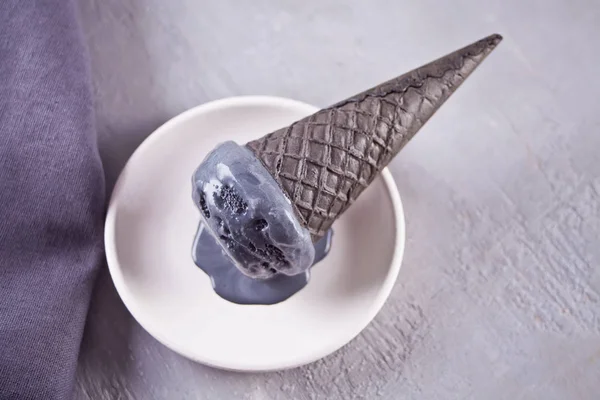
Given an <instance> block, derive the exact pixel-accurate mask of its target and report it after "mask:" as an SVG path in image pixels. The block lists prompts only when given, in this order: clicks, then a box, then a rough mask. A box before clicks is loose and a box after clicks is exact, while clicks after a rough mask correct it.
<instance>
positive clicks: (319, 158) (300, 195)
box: [247, 35, 502, 241]
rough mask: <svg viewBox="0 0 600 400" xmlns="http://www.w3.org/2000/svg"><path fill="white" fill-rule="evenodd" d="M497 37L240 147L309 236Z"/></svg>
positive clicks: (352, 196) (351, 197)
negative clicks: (278, 189) (261, 168)
mask: <svg viewBox="0 0 600 400" xmlns="http://www.w3.org/2000/svg"><path fill="white" fill-rule="evenodd" d="M501 40H502V37H501V36H500V35H491V36H489V37H487V38H485V39H482V40H479V41H477V42H475V43H473V44H471V45H469V46H467V47H464V48H462V49H460V50H457V51H455V52H454V53H451V54H448V55H447V56H444V57H442V58H440V59H438V60H436V61H433V62H431V63H429V64H426V65H424V66H422V67H420V68H417V69H415V70H413V71H410V72H408V73H406V74H404V75H402V76H399V77H397V78H395V79H392V80H390V81H387V82H385V83H383V84H381V85H379V86H376V87H374V88H372V89H369V90H367V91H365V92H362V93H360V94H357V95H356V96H353V97H351V98H349V99H347V100H344V101H342V102H339V103H337V104H334V105H333V106H331V107H328V108H325V109H322V110H320V111H318V112H317V113H315V114H313V115H311V116H309V117H306V118H304V119H302V120H300V121H297V122H295V123H293V124H292V125H290V126H288V127H285V128H282V129H279V130H277V131H275V132H273V133H270V134H268V135H265V136H263V137H262V138H260V139H257V140H254V141H252V142H249V143H248V144H247V146H248V148H249V149H250V150H252V152H253V153H254V154H255V156H256V157H257V158H258V159H259V160H261V162H262V163H263V164H264V166H265V167H266V168H267V170H268V171H269V172H270V173H271V174H272V175H273V177H274V178H275V180H276V181H277V182H278V183H279V185H280V186H281V188H282V189H283V190H284V192H285V193H286V195H287V196H288V197H289V198H290V199H291V201H292V203H293V205H294V208H295V210H296V213H297V216H298V218H299V219H300V221H301V223H302V224H303V225H304V226H305V227H306V228H307V229H308V230H309V231H310V233H311V235H312V237H313V241H315V240H317V239H318V238H320V237H321V236H323V235H324V234H325V233H326V232H327V230H328V229H329V228H330V227H331V225H332V224H333V222H334V221H335V220H336V219H337V218H338V217H339V216H340V215H341V214H343V213H344V211H346V209H348V207H349V206H350V205H351V204H352V203H353V202H354V201H355V200H356V198H357V197H358V196H359V195H360V194H361V193H362V191H363V190H364V189H365V188H367V187H368V186H369V184H370V183H371V182H372V181H373V179H375V177H376V176H377V174H378V173H379V172H380V171H381V170H382V169H383V168H385V167H386V166H387V165H388V164H389V162H390V161H391V160H392V159H393V158H394V156H395V155H396V154H398V152H399V151H400V150H401V149H402V148H403V147H404V145H406V143H408V142H409V141H410V139H412V137H413V136H414V135H415V134H416V133H417V132H418V131H419V129H420V128H421V127H422V126H423V124H424V123H425V122H427V120H429V118H430V117H431V116H432V115H433V114H434V113H435V112H436V111H437V109H438V108H439V107H440V106H441V105H442V104H443V103H444V102H445V101H446V99H448V97H450V95H452V93H454V91H455V90H456V89H457V88H458V87H459V86H460V84H461V83H462V82H463V81H464V80H465V79H466V78H467V77H468V76H469V75H470V74H471V72H473V71H474V70H475V68H476V67H477V66H478V65H479V64H480V63H481V61H483V59H484V58H485V57H486V56H487V55H488V54H489V53H490V52H491V51H492V50H493V49H494V48H495V47H496V45H497V44H498V43H499V42H500V41H501Z"/></svg>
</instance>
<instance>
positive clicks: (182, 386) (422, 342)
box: [76, 0, 600, 400]
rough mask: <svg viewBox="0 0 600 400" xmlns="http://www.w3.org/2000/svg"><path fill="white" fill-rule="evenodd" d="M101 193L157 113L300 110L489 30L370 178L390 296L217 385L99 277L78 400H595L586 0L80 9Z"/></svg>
mask: <svg viewBox="0 0 600 400" xmlns="http://www.w3.org/2000/svg"><path fill="white" fill-rule="evenodd" d="M80 1H81V12H82V15H83V19H84V23H85V27H84V28H85V30H86V32H87V37H88V40H89V44H90V46H91V57H92V61H93V73H94V79H95V85H96V94H97V99H98V104H97V112H98V113H97V122H98V128H99V135H100V143H101V148H102V154H103V157H104V161H105V164H106V171H107V177H108V179H109V183H111V184H112V182H114V179H115V178H116V176H117V174H118V172H119V170H120V169H121V168H122V166H123V165H124V163H125V161H126V159H127V157H128V156H129V155H130V154H131V152H132V151H133V150H134V148H135V147H136V146H137V145H138V144H139V143H140V142H141V141H142V140H143V139H144V137H146V136H147V135H148V134H149V133H150V132H152V130H153V129H154V128H156V127H157V126H158V125H160V124H161V123H162V122H164V121H166V120H167V119H168V118H170V117H172V116H174V115H176V114H178V113H180V112H182V111H184V110H185V109H187V108H189V107H192V106H195V105H197V104H200V103H203V102H206V101H209V100H213V99H216V98H220V97H226V96H232V95H240V94H271V95H279V96H286V97H291V98H295V99H299V100H303V101H306V102H309V103H313V104H316V105H320V106H325V105H328V104H330V103H332V102H334V101H336V100H338V99H341V98H345V97H346V96H348V95H350V94H353V93H354V92H357V91H359V90H362V89H363V88H366V87H369V86H371V85H373V84H376V83H378V82H380V81H382V80H384V79H387V78H391V77H393V76H395V75H397V74H399V73H402V72H405V71H407V70H409V69H412V68H414V67H416V66H418V65H421V64H422V63H424V62H427V61H430V60H431V59H433V58H436V57H438V56H440V55H442V54H445V53H447V52H449V51H452V50H455V49H456V48H458V47H461V46H462V45H465V44H467V43H470V42H471V41H474V40H476V39H479V38H480V37H483V36H485V35H487V34H490V33H493V32H499V33H501V34H503V35H504V37H505V40H504V42H503V43H502V44H501V45H500V46H499V48H498V49H497V50H496V51H495V52H494V54H492V55H491V56H490V57H489V58H488V60H486V62H485V63H484V64H483V65H482V67H481V68H480V69H479V70H478V71H476V72H475V74H474V75H473V76H472V77H471V78H469V80H468V81H467V83H466V84H465V85H464V86H463V87H462V88H461V89H460V90H459V91H458V93H457V94H456V95H455V96H453V98H452V99H451V101H449V102H448V103H447V104H446V105H445V106H444V107H443V108H442V110H441V111H440V112H439V113H438V114H437V115H436V116H435V117H434V118H433V119H432V120H431V121H430V122H429V123H428V124H427V126H426V127H425V128H424V129H423V130H422V131H421V133H420V134H419V135H418V136H417V137H416V138H415V139H414V141H413V142H412V143H411V144H409V145H408V146H407V147H406V148H405V149H404V151H403V153H402V155H401V156H400V157H399V158H398V159H396V160H395V161H394V163H393V165H392V167H391V169H392V172H393V174H394V176H395V178H396V180H397V182H398V186H399V188H400V191H401V195H402V198H403V201H404V204H405V211H406V217H407V220H408V226H407V230H408V242H407V248H406V256H405V259H404V264H403V268H402V271H401V272H400V277H399V281H398V284H397V285H396V287H395V289H394V291H393V294H392V297H391V299H390V300H389V301H388V303H387V305H386V306H385V307H384V309H383V311H382V312H381V313H380V314H379V316H378V317H377V318H376V320H375V321H374V322H373V323H372V324H371V325H370V326H369V327H368V328H367V329H366V330H365V331H364V332H363V334H361V335H360V336H359V337H358V338H357V339H355V340H354V341H353V342H351V343H350V344H349V345H348V346H346V347H345V348H343V349H342V350H341V351H339V352H337V353H335V354H333V355H331V356H330V357H327V358H326V359H324V360H321V361H319V362H317V363H315V364H313V365H310V366H307V367H303V368H299V369H295V370H291V371H286V372H280V373H270V374H239V373H231V372H223V371H218V370H214V369H211V368H208V367H204V366H202V365H197V364H194V363H193V362H191V361H188V360H186V359H184V358H182V357H180V356H178V355H176V354H174V353H172V352H171V351H169V350H168V349H166V348H165V347H163V346H162V345H160V344H159V343H158V342H156V341H155V340H154V339H153V338H151V337H150V336H149V335H148V334H147V333H146V332H145V331H144V330H143V329H142V328H141V327H140V326H139V325H138V324H137V323H136V322H134V321H133V319H132V318H131V316H130V315H129V314H128V312H127V311H126V310H125V308H124V306H123V304H122V303H121V301H120V300H119V299H118V296H117V295H116V293H115V290H114V288H113V286H112V283H111V282H110V278H109V276H108V273H107V271H106V270H105V271H103V272H102V274H101V276H100V279H99V282H98V286H97V290H96V293H95V298H94V301H93V304H92V309H91V313H90V318H89V323H88V326H87V331H86V335H85V339H84V344H83V350H82V354H81V361H80V365H79V371H78V378H77V392H76V398H78V399H117V398H120V399H246V400H259V399H354V398H356V399H379V398H381V399H405V398H406V399H413V398H414V399H423V400H425V399H512V400H517V399H546V400H552V399H597V398H599V396H600V379H598V377H599V376H600V272H599V269H598V262H599V260H600V246H598V241H599V237H600V159H599V158H598V149H599V148H600V134H599V130H600V114H599V111H598V110H600V78H598V64H599V63H600V46H598V43H597V42H598V38H600V25H599V24H598V22H600V4H599V3H598V2H595V1H592V0H589V1H585V0H552V1H550V0H547V1H541V0H539V1H533V0H529V1H519V0H492V1H479V0H456V1H453V2H446V1H433V0H423V1H392V0H389V1H384V0H378V1H369V2H366V1H358V0H351V1H317V0H312V1H292V0H286V1H267V0H255V1H252V2H236V1H233V0H226V1H218V2H217V1H208V0H205V1H197V0H180V1H177V2H166V1H161V0H80Z"/></svg>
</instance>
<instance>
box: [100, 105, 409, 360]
mask: <svg viewBox="0 0 600 400" xmlns="http://www.w3.org/2000/svg"><path fill="white" fill-rule="evenodd" d="M316 110H317V109H316V108H315V107H313V106H310V105H307V104H304V103H300V102H297V101H292V100H287V99H282V98H275V97H235V98H229V99H224V100H218V101H214V102H211V103H207V104H204V105H201V106H199V107H196V108H194V109H191V110H189V111H187V112H184V113H183V114H181V115H179V116H177V117H175V118H173V119H172V120H170V121H169V122H167V123H166V124H164V125H163V126H161V127H160V128H159V129H157V130H156V131H155V132H154V133H153V134H152V135H151V136H150V137H149V138H148V139H147V140H146V141H145V142H144V143H143V144H142V145H141V146H140V147H139V148H138V149H137V150H136V152H135V153H134V154H133V156H132V157H131V159H130V160H129V162H128V163H127V165H126V167H125V169H124V170H123V172H122V173H121V176H120V177H119V180H118V182H117V185H116V187H115V189H114V192H113V195H112V199H111V202H110V206H109V209H108V215H107V219H106V228H105V229H106V230H105V242H106V255H107V258H108V265H109V269H110V273H111V275H112V278H113V280H114V283H115V286H116V288H117V291H118V292H119V295H120V296H121V298H122V299H123V302H124V303H125V305H126V306H127V308H128V309H129V311H130V312H131V314H133V316H134V317H135V318H136V319H137V321H138V322H139V323H140V324H141V325H142V326H143V327H144V328H145V329H146V330H147V331H148V332H149V333H150V334H151V335H152V336H154V337H155V338H156V339H158V340H159V341H160V342H162V343H163V344H164V345H166V346H167V347H169V348H171V349H172V350H174V351H176V352H178V353H180V354H182V355H184V356H186V357H189V358H190V359H192V360H195V361H198V362H201V363H203V364H207V365H211V366H214V367H218V368H224V369H231V370H246V371H264V370H276V369H284V368H291V367H296V366H299V365H303V364H307V363H310V362H312V361H316V360H318V359H319V358H321V357H324V356H326V355H328V354H330V353H332V352H334V351H335V350H337V349H339V348H340V347H342V346H343V345H344V344H346V343H348V342H349V341H350V340H351V339H352V338H354V337H355V336H356V335H357V334H358V333H360V331H361V330H362V329H364V328H365V327H366V326H367V324H368V323H369V322H370V321H371V320H372V319H373V318H374V317H375V315H376V314H377V312H378V311H379V310H380V309H381V307H382V305H383V303H384V302H385V300H386V298H387V297H388V295H389V294H390V291H391V289H392V287H393V285H394V282H395V280H396V277H397V276H398V271H399V269H400V264H401V260H402V255H403V250H404V238H405V235H404V215H403V212H402V204H401V202H400V196H399V195H398V191H397V188H396V185H395V184H394V181H393V179H392V176H391V174H390V172H389V171H388V170H387V169H386V170H384V171H383V172H382V174H381V177H380V178H378V179H377V180H376V181H375V182H374V183H373V184H372V185H371V186H370V187H369V188H368V189H367V190H366V191H365V192H364V193H363V195H362V196H361V197H360V198H359V199H358V201H357V202H356V203H355V204H354V205H353V206H352V207H351V208H350V209H349V210H348V211H347V212H346V213H345V214H344V215H343V216H342V217H341V218H340V219H339V220H338V221H336V223H335V224H334V225H333V228H334V238H333V245H332V249H331V253H330V254H329V256H328V257H327V258H326V259H325V260H323V261H322V262H320V263H319V264H318V265H317V266H315V268H314V269H313V273H312V278H311V281H310V282H309V284H308V285H307V287H305V288H304V289H303V290H301V291H300V292H299V293H297V294H295V295H294V296H292V297H291V298H290V299H288V300H286V301H284V302H282V303H279V304H276V305H271V306H256V305H250V306H248V305H237V304H233V303H229V302H227V301H225V300H223V299H221V298H220V297H219V296H217V295H216V294H215V293H214V292H213V290H212V287H211V284H210V280H209V278H208V276H207V275H205V274H204V272H202V271H201V270H200V269H199V268H198V267H196V266H195V264H194V263H193V261H192V257H191V249H192V241H193V239H194V234H195V233H196V228H197V225H198V221H199V218H200V217H199V213H198V211H197V209H196V207H195V206H194V204H193V202H192V197H191V193H192V186H191V176H192V173H193V171H194V169H195V168H196V167H197V165H198V164H199V163H200V162H201V161H202V159H203V158H204V156H205V155H206V153H207V152H208V151H210V150H211V149H213V148H214V147H215V145H217V144H218V143H220V142H222V141H225V140H235V141H236V142H238V143H240V144H241V143H246V142H248V141H249V140H251V139H254V138H257V137H260V136H262V135H263V134H265V133H268V132H271V131H273V130H275V129H277V128H280V127H282V126H285V125H288V124H290V123H291V122H293V121H295V120H298V119H300V118H303V117H305V116H306V115H309V114H311V113H313V112H315V111H316Z"/></svg>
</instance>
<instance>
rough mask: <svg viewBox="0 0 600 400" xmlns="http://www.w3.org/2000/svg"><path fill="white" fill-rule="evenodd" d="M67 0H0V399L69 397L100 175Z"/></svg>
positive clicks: (98, 218)
mask: <svg viewBox="0 0 600 400" xmlns="http://www.w3.org/2000/svg"><path fill="white" fill-rule="evenodd" d="M88 70H89V65H88V59H87V54H86V49H85V47H84V45H83V39H82V34H81V29H80V27H79V26H78V21H77V10H76V8H75V4H74V3H73V1H71V0H0V399H13V398H18V399H63V398H69V397H71V396H72V389H73V379H74V374H75V367H76V363H77V355H78V352H79V345H80V342H81V335H82V332H83V326H84V322H85V316H86V312H87V308H88V303H89V299H90V294H91V290H92V285H93V280H94V277H95V274H96V271H97V269H98V267H99V265H101V264H102V258H103V253H102V222H103V212H104V178H103V173H102V165H101V162H100V158H99V155H98V150H97V145H96V135H95V127H94V116H93V108H92V92H91V89H90V77H89V75H90V74H89V71H88Z"/></svg>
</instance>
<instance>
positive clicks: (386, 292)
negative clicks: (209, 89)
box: [104, 95, 406, 372]
mask: <svg viewBox="0 0 600 400" xmlns="http://www.w3.org/2000/svg"><path fill="white" fill-rule="evenodd" d="M240 105H244V106H248V105H253V106H274V107H281V106H284V107H292V108H296V109H302V110H303V111H306V115H310V114H311V113H314V112H316V111H318V110H319V108H317V107H315V106H313V105H310V104H308V103H304V102H301V101H298V100H293V99H289V98H284V97H277V96H262V95H254V96H233V97H225V98H221V99H217V100H213V101H209V102H206V103H203V104H200V105H198V106H195V107H192V108H190V109H188V110H186V111H184V112H182V113H180V114H178V115H176V116H174V117H172V118H171V119H169V120H168V121H166V122H165V123H163V124H162V125H161V126H159V127H158V128H157V129H156V130H154V131H153V132H152V133H150V134H149V135H148V136H147V137H146V138H145V139H144V141H143V142H142V143H141V144H140V145H139V146H138V147H137V148H136V149H135V151H134V152H133V154H132V155H131V156H130V157H129V159H128V160H127V162H126V164H125V166H124V167H123V169H122V170H121V172H120V173H119V177H118V178H117V181H116V183H115V186H114V188H113V191H112V193H111V196H110V200H109V203H108V208H107V213H106V219H105V225H104V247H105V254H106V260H107V265H108V270H109V273H110V276H111V279H112V281H113V284H114V285H115V289H116V290H117V293H118V295H119V297H120V298H121V301H122V302H123V304H124V305H125V307H126V308H127V310H128V311H129V313H130V314H131V316H132V317H133V318H134V319H135V320H136V321H137V323H139V324H140V326H141V327H142V328H143V329H144V330H145V331H146V332H148V333H149V334H150V336H152V337H153V338H154V339H156V340H157V341H158V342H160V343H161V344H163V345H164V346H166V347H167V348H169V349H170V350H172V351H174V352H175V353H177V354H179V355H181V356H183V357H185V358H188V359H190V360H192V361H195V362H198V363H200V364H203V365H207V366H210V367H213V368H218V369H222V370H227V371H236V372H268V371H281V370H286V369H291V368H297V367H300V366H303V365H306V364H310V363H312V362H315V361H317V360H320V359H321V358H324V357H326V356H328V355H331V354H332V353H334V352H336V351H338V350H339V349H341V348H342V347H344V346H346V345H347V344H348V343H350V342H351V341H352V340H354V339H355V338H356V337H357V336H358V335H359V334H360V333H361V332H362V331H363V330H364V329H365V328H366V327H367V326H368V325H369V324H370V323H371V322H372V321H373V319H374V318H375V317H376V316H377V314H379V312H380V311H381V309H382V308H383V305H384V304H385V302H386V301H387V299H388V298H389V296H390V294H391V292H392V289H393V288H394V286H395V284H396V281H397V278H398V275H399V272H400V267H401V265H402V260H403V257H404V249H405V243H406V221H405V217H404V208H403V205H402V200H401V198H400V193H399V191H398V187H397V185H396V182H395V180H394V178H393V176H392V173H391V172H390V171H389V169H388V168H387V167H386V168H384V169H383V170H382V171H381V173H380V176H381V178H382V180H383V183H384V186H385V189H386V191H387V192H388V195H389V198H390V201H391V202H392V210H393V213H394V230H395V236H396V237H395V238H394V252H393V256H392V260H391V262H390V267H389V269H388V272H387V275H386V278H385V280H384V282H383V285H381V287H380V289H379V291H378V294H377V296H376V297H375V299H374V302H373V306H372V307H371V309H370V310H369V312H368V314H367V315H366V318H365V322H364V323H362V324H360V326H359V329H357V330H356V332H353V333H352V334H351V335H350V337H349V338H348V339H345V340H342V341H340V342H339V343H337V342H336V343H335V345H332V346H330V347H329V348H326V349H324V350H323V351H321V352H319V353H318V354H314V353H307V355H306V356H305V357H302V358H295V359H294V360H290V361H287V362H281V363H273V365H267V366H254V367H253V366H251V365H249V364H251V363H248V362H239V363H238V365H236V366H232V365H231V363H222V362H219V361H218V360H214V359H208V358H203V357H199V356H198V355H195V354H190V352H188V351H186V349H185V348H181V347H183V346H179V345H177V344H175V343H173V342H171V341H170V340H169V339H168V338H165V337H164V336H163V335H162V334H160V333H159V332H157V331H156V330H155V329H153V328H152V327H150V326H149V325H150V324H148V323H147V322H143V321H142V320H141V319H142V318H138V316H140V315H143V313H140V312H138V310H136V306H135V302H134V299H132V298H131V296H130V292H129V291H128V290H127V289H126V284H125V280H124V279H123V276H122V272H121V267H120V264H119V262H118V259H117V249H116V247H117V245H116V241H115V234H114V232H115V224H116V210H117V205H118V201H119V193H120V192H121V190H122V186H123V182H124V180H125V175H126V174H127V170H128V167H130V165H131V164H132V163H133V162H134V161H135V160H136V159H137V158H139V157H140V156H141V155H142V154H143V153H144V151H145V149H146V148H148V147H149V146H151V145H152V144H153V143H154V142H155V141H157V140H159V139H160V138H162V137H163V136H165V135H168V134H169V131H170V129H169V128H170V127H171V126H172V125H175V124H178V123H181V122H184V121H185V120H187V119H190V118H193V117H195V116H197V115H198V114H207V113H210V112H212V111H216V110H219V109H223V108H229V107H235V106H240Z"/></svg>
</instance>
